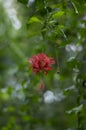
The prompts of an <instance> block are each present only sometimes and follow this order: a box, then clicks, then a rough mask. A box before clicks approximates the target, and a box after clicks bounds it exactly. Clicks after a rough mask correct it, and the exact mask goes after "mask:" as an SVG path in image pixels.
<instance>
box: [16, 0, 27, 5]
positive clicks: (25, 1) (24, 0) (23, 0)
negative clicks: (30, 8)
mask: <svg viewBox="0 0 86 130" xmlns="http://www.w3.org/2000/svg"><path fill="white" fill-rule="evenodd" d="M18 2H20V3H22V4H27V3H28V0H18Z"/></svg>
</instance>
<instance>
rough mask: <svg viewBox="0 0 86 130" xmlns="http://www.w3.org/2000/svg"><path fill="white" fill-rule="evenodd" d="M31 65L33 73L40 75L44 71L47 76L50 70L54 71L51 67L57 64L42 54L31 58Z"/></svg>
mask: <svg viewBox="0 0 86 130" xmlns="http://www.w3.org/2000/svg"><path fill="white" fill-rule="evenodd" d="M29 63H30V64H31V68H32V70H33V72H35V73H38V72H41V71H43V72H44V73H46V74H47V73H48V71H49V70H52V67H51V65H52V64H55V60H54V59H53V58H51V57H48V56H47V55H46V54H44V53H40V54H37V55H34V56H32V57H31V58H29Z"/></svg>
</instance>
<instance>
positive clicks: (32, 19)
mask: <svg viewBox="0 0 86 130" xmlns="http://www.w3.org/2000/svg"><path fill="white" fill-rule="evenodd" d="M32 23H42V21H41V20H40V19H39V18H37V17H35V16H34V17H31V18H30V20H29V21H28V24H32Z"/></svg>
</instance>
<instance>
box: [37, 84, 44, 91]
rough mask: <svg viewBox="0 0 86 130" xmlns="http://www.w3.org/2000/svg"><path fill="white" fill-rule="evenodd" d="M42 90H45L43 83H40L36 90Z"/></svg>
mask: <svg viewBox="0 0 86 130" xmlns="http://www.w3.org/2000/svg"><path fill="white" fill-rule="evenodd" d="M44 88H45V85H44V83H43V82H40V83H39V85H38V90H39V91H41V92H42V91H43V90H44Z"/></svg>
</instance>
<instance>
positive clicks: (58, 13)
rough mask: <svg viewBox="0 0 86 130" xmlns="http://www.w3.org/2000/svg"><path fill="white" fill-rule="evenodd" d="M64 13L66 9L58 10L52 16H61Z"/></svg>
mask: <svg viewBox="0 0 86 130" xmlns="http://www.w3.org/2000/svg"><path fill="white" fill-rule="evenodd" d="M63 15H64V11H58V12H55V13H54V14H53V15H52V18H58V17H61V16H63Z"/></svg>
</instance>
